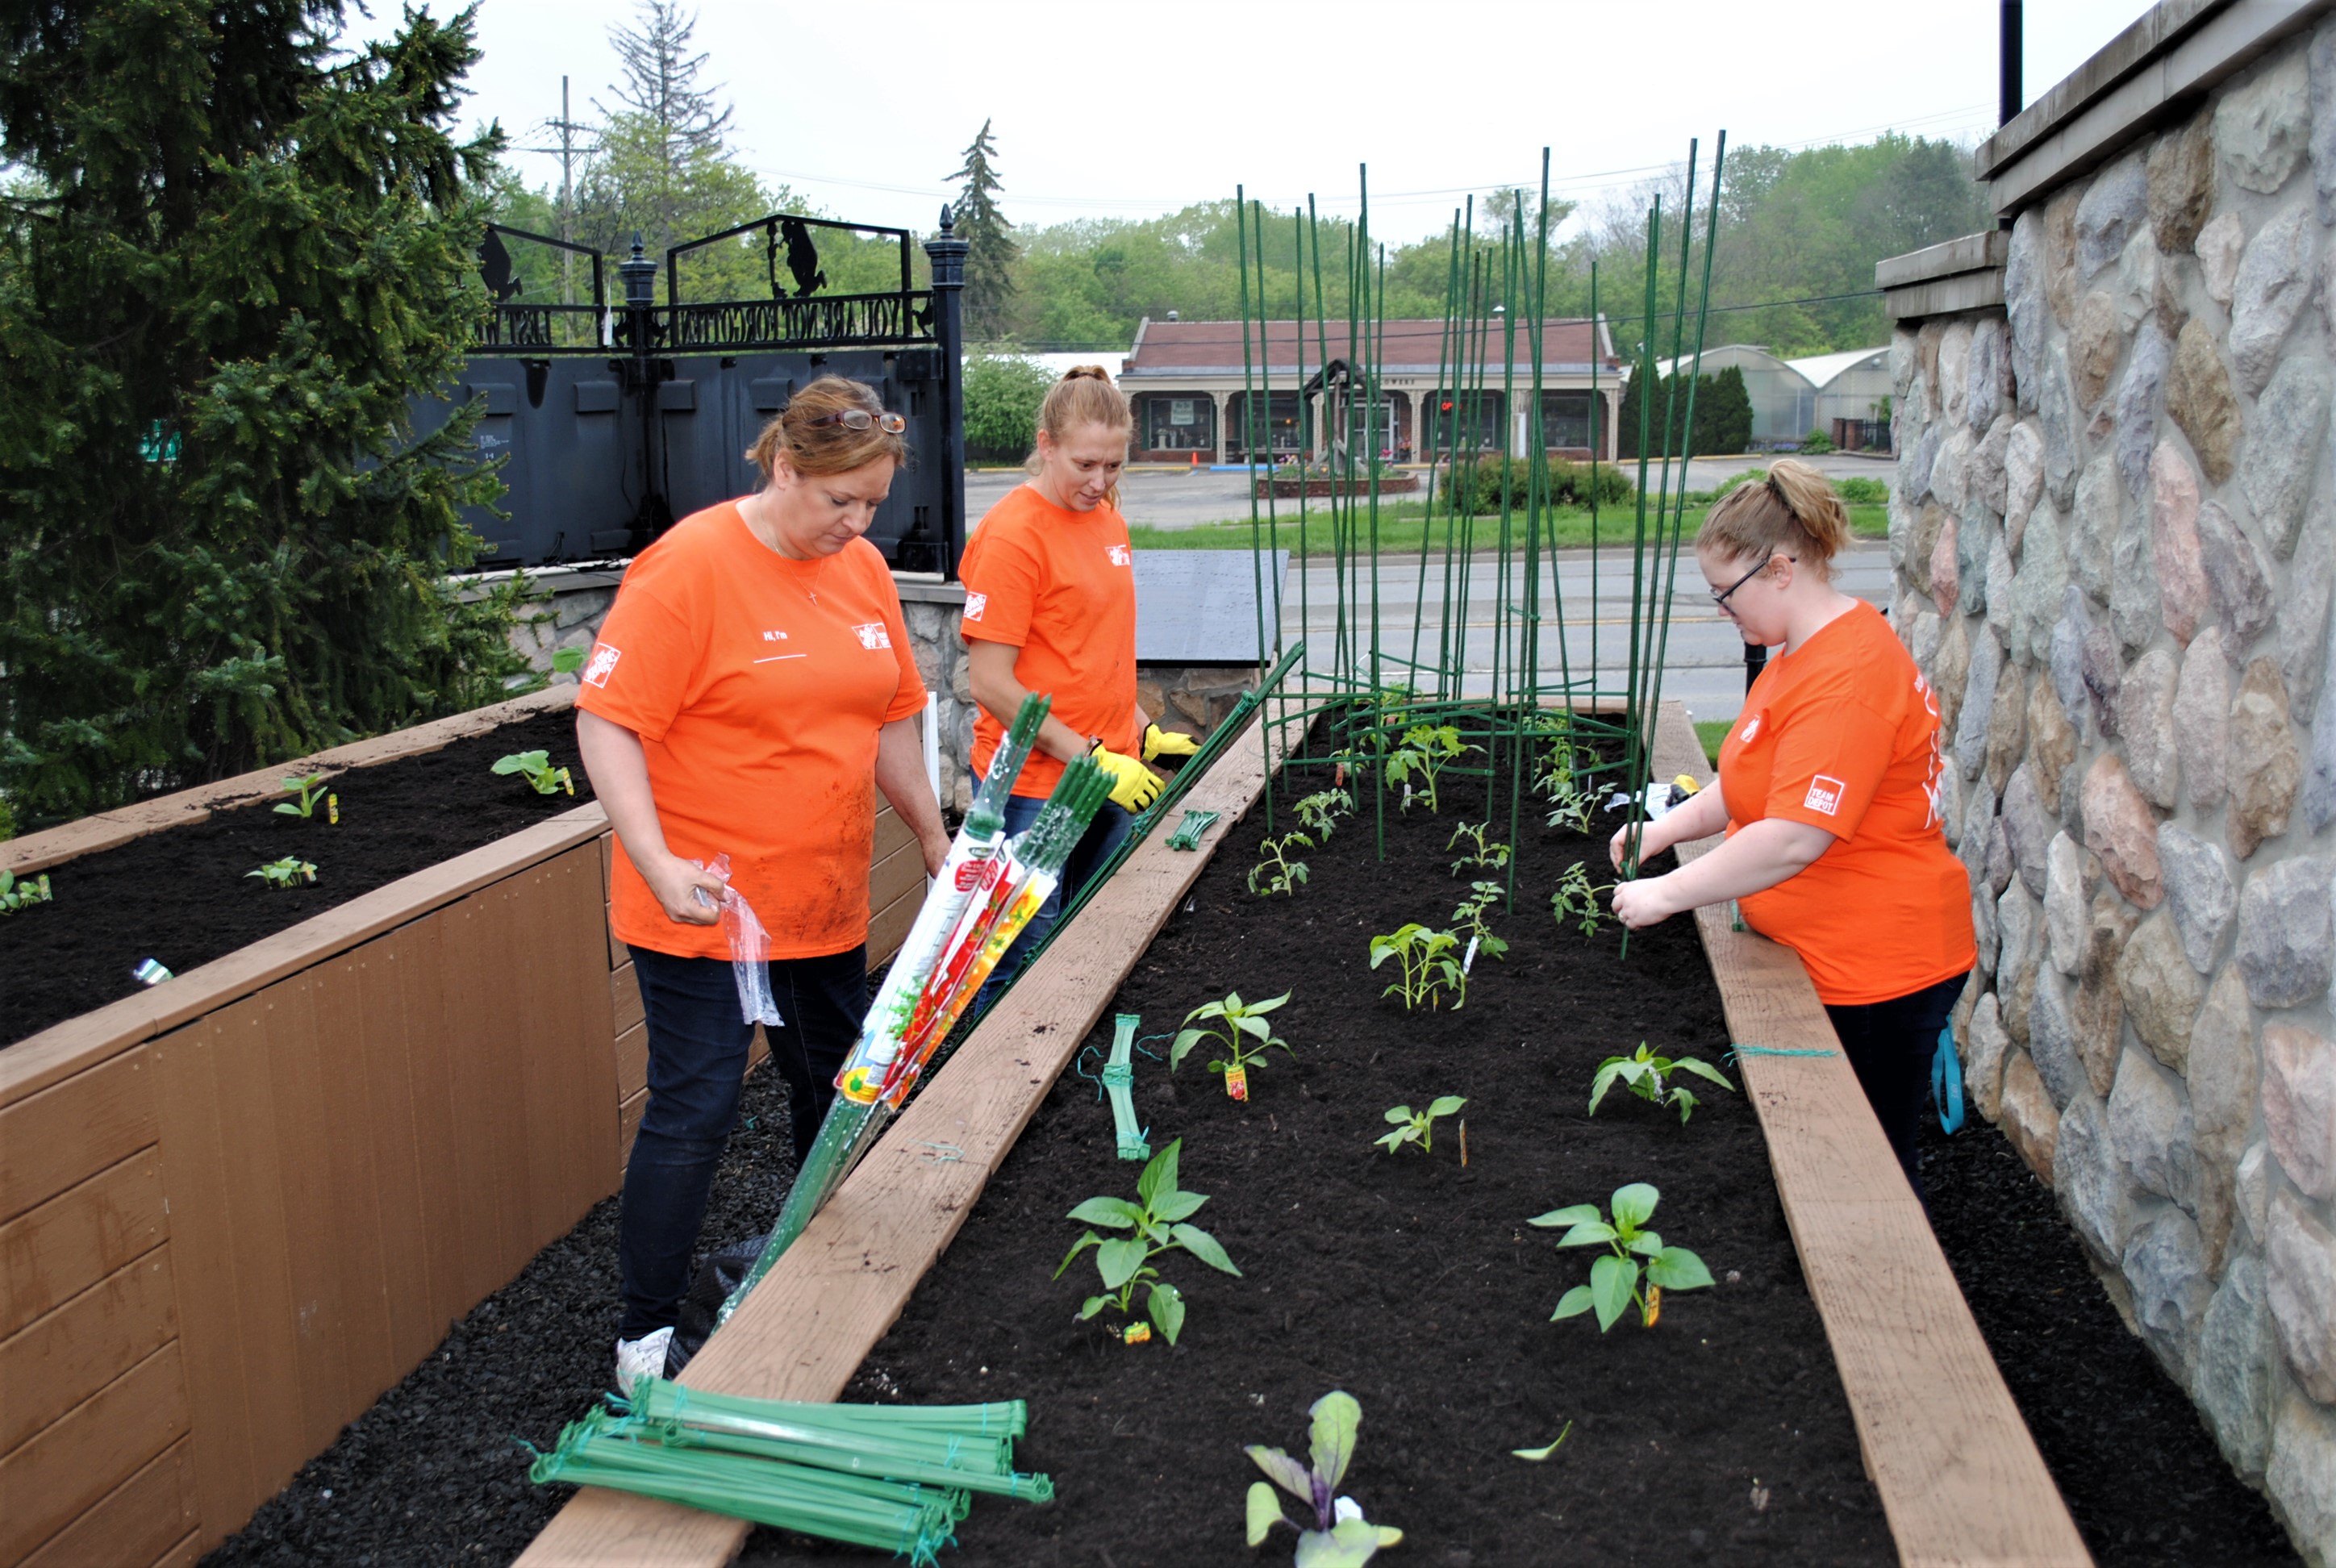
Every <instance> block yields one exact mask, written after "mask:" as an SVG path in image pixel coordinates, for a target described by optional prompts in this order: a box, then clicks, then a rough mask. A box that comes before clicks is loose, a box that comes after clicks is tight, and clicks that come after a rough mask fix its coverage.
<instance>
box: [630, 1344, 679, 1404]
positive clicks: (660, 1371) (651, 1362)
mask: <svg viewBox="0 0 2336 1568" xmlns="http://www.w3.org/2000/svg"><path fill="white" fill-rule="evenodd" d="M672 1342H673V1330H672V1329H657V1331H656V1332H655V1333H653V1334H644V1335H642V1336H641V1337H640V1338H639V1339H619V1340H618V1341H617V1392H618V1393H619V1394H622V1395H625V1396H626V1397H627V1398H630V1397H631V1395H632V1392H633V1380H634V1379H635V1378H642V1377H648V1378H662V1377H664V1376H665V1352H666V1347H667V1345H669V1344H671V1343H672Z"/></svg>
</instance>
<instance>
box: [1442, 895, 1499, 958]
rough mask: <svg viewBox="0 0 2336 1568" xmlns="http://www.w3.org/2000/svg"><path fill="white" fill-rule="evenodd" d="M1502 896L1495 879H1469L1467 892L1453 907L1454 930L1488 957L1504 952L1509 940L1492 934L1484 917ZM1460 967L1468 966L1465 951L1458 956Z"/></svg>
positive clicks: (1454, 932) (1496, 956)
mask: <svg viewBox="0 0 2336 1568" xmlns="http://www.w3.org/2000/svg"><path fill="white" fill-rule="evenodd" d="M1505 896H1506V895H1505V893H1504V891H1503V890H1502V887H1501V884H1500V883H1498V882H1494V881H1477V882H1470V883H1469V884H1468V896H1467V897H1466V898H1465V899H1462V900H1461V901H1460V903H1459V906H1458V907H1457V908H1455V910H1454V911H1452V930H1453V934H1454V935H1455V936H1460V937H1465V938H1466V939H1467V940H1468V941H1469V942H1470V943H1471V944H1473V945H1474V946H1475V950H1477V951H1478V952H1480V953H1483V954H1484V956H1485V957H1486V958H1488V959H1497V958H1504V957H1505V956H1507V953H1508V950H1509V944H1508V943H1507V942H1506V941H1504V940H1502V939H1501V938H1499V937H1496V936H1494V934H1493V928H1492V927H1491V925H1489V924H1488V923H1486V921H1485V920H1484V913H1485V911H1488V910H1490V909H1491V908H1492V907H1493V906H1494V905H1495V904H1497V903H1499V902H1501V901H1502V900H1503V899H1504V897H1505ZM1460 968H1461V969H1463V970H1464V971H1465V969H1467V968H1468V959H1467V958H1466V956H1465V954H1464V955H1463V956H1462V958H1461V959H1460Z"/></svg>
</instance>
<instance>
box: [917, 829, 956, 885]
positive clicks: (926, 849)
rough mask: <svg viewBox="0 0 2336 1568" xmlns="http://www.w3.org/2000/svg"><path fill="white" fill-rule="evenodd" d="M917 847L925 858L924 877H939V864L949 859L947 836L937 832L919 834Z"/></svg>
mask: <svg viewBox="0 0 2336 1568" xmlns="http://www.w3.org/2000/svg"><path fill="white" fill-rule="evenodd" d="M917 847H918V848H919V850H920V851H921V852H923V854H924V857H925V875H927V876H929V877H937V876H939V875H940V874H941V862H943V861H946V860H948V859H949V834H947V833H941V832H939V831H938V830H936V831H935V832H932V833H919V834H918V835H917Z"/></svg>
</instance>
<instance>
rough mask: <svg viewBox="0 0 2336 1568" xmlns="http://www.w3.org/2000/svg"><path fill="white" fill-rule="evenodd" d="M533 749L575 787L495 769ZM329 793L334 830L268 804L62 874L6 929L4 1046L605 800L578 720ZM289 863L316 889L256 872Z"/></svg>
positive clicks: (436, 755)
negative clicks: (152, 967)
mask: <svg viewBox="0 0 2336 1568" xmlns="http://www.w3.org/2000/svg"><path fill="white" fill-rule="evenodd" d="M522 751H548V752H550V754H551V761H552V763H553V765H556V766H560V767H565V768H567V769H568V770H569V776H570V777H571V778H573V779H574V780H575V781H576V794H574V795H573V796H570V795H569V794H567V793H566V792H565V791H563V792H561V793H560V794H552V795H540V794H536V793H535V792H534V791H533V790H532V789H530V788H529V787H528V785H527V784H526V783H525V781H524V780H522V779H521V778H518V777H516V776H510V775H501V776H499V775H497V774H492V773H490V772H489V771H488V769H489V768H491V767H492V765H494V763H495V760H496V759H497V758H499V757H501V756H504V755H508V754H510V753H511V752H522ZM327 787H328V788H329V789H331V790H332V791H333V792H334V793H336V794H338V795H339V796H340V803H341V820H340V823H338V825H331V824H328V823H327V822H326V814H325V804H324V802H323V801H322V800H321V799H320V800H318V801H317V803H316V814H315V815H314V816H312V817H308V818H305V819H304V818H301V817H297V816H280V815H278V814H277V813H276V810H275V807H274V803H272V802H267V801H263V802H260V803H258V804H256V805H249V806H244V807H241V808H239V809H238V810H235V811H231V812H222V813H219V814H217V815H215V816H213V817H211V818H210V819H209V821H207V822H201V823H194V824H192V825H190V826H187V827H175V828H170V829H168V830H166V831H165V832H162V833H150V834H148V835H147V836H146V837H144V838H142V839H137V840H134V841H132V842H130V843H126V844H123V845H122V847H121V848H119V849H111V850H105V851H102V852H99V853H96V854H92V855H83V857H81V858H80V859H79V860H74V861H69V862H66V863H65V864H63V865H62V866H59V867H57V868H56V869H55V870H54V871H53V872H50V873H49V881H50V887H51V890H52V895H53V896H52V897H51V899H50V901H49V902H47V903H44V904H35V905H34V906H33V907H31V908H30V909H27V910H25V911H22V912H20V913H17V914H15V915H11V916H9V917H8V918H6V919H5V920H0V993H5V995H6V996H7V998H8V1006H7V1008H5V1016H0V1046H5V1045H13V1044H15V1042H16V1041H18V1040H21V1039H23V1038H24V1037H26V1036H28V1035H34V1034H37V1033H39V1032H40V1031H41V1030H43V1029H45V1028H47V1027H50V1026H51V1025H53V1024H59V1023H63V1021H64V1020H65V1019H67V1018H76V1017H78V1016H80V1015H81V1014H83V1013H85V1012H88V1011H90V1010H91V1009H92V1008H99V1007H102V1006H104V1005H105V1004H106V1003H107V1002H110V1001H113V1000H115V999H116V998H121V997H126V996H128V995H130V994H131V992H132V991H135V990H136V989H138V981H137V980H136V979H134V978H133V977H132V975H131V970H132V969H135V968H136V967H137V965H138V963H139V962H140V960H141V959H150V958H151V959H160V960H161V963H162V965H163V966H164V967H165V968H167V969H170V970H171V971H172V972H173V973H176V974H185V973H186V972H187V971H188V970H189V969H193V968H194V967H195V966H196V965H198V964H207V963H209V962H210V961H211V960H212V959H217V958H223V957H225V956H226V955H227V954H229V953H231V952H233V951H234V950H236V949H238V948H240V947H244V946H246V945H248V944H249V943H251V942H256V941H258V940H259V939H261V938H262V937H267V936H273V935H274V934H275V933H277V931H280V930H284V929H285V928H287V926H293V925H297V924H298V923H299V922H300V921H302V920H307V918H308V917H309V916H311V915H315V914H321V913H323V912H324V911H326V910H328V909H331V908H332V907H333V906H334V905H336V904H342V903H346V902H347V901H349V900H351V899H353V898H355V897H356V896H357V895H358V894H360V893H366V892H371V891H373V890H374V889H375V888H378V887H381V886H383V885H384V884H385V883H388V882H393V881H396V880H397V879H398V878H400V877H403V876H410V875H412V874H413V873H414V872H418V871H422V870H423V869H425V868H426V867H429V866H433V865H435V864H437V863H438V862H440V861H444V860H451V859H453V857H454V856H456V855H458V854H462V853H463V852H466V851H469V850H474V849H477V848H479V847H480V846H481V845H482V844H489V843H492V842H494V841H495V840H497V839H499V838H502V837H504V836H505V835H507V834H510V833H517V832H519V831H520V830H521V828H524V827H529V826H531V825H533V824H534V823H540V822H541V821H543V820H544V819H545V818H547V817H551V816H557V815H558V814H560V813H561V812H564V811H569V810H572V809H574V808H575V807H577V806H579V805H581V804H583V803H585V802H587V801H589V800H590V799H591V798H592V786H591V784H590V782H589V780H588V779H586V778H585V776H584V769H583V766H582V765H581V764H580V763H579V761H578V760H577V755H576V718H575V716H574V715H573V714H569V713H548V714H539V715H537V716H534V717H532V718H530V719H527V720H524V721H522V722H521V723H519V724H512V725H505V726H503V727H501V729H497V730H494V731H492V732H490V733H489V734H486V735H473V736H472V737H471V738H469V739H467V740H459V741H456V742H455V743H454V744H453V745H449V746H447V747H445V748H444V749H443V750H440V751H434V752H429V753H426V754H424V755H421V756H415V757H406V758H404V759H403V760H401V761H397V762H391V763H383V764H381V765H379V766H377V767H368V768H359V769H355V770H354V771H352V772H349V773H345V774H339V775H337V776H336V777H335V778H334V779H332V780H331V781H330V782H329V784H328V785H327ZM286 798H287V800H288V799H290V798H291V797H289V796H287V797H286ZM288 854H297V855H298V856H299V857H300V858H301V859H303V860H305V861H307V862H311V863H313V864H314V865H315V866H316V881H315V882H313V883H311V884H308V885H306V886H295V887H290V888H274V887H270V886H268V883H266V882H265V881H261V880H260V879H259V878H258V877H252V876H247V875H245V873H246V872H249V871H251V870H252V869H253V868H254V867H256V866H260V865H264V864H266V863H268V862H271V861H275V860H278V859H281V858H282V857H283V856H285V855H288Z"/></svg>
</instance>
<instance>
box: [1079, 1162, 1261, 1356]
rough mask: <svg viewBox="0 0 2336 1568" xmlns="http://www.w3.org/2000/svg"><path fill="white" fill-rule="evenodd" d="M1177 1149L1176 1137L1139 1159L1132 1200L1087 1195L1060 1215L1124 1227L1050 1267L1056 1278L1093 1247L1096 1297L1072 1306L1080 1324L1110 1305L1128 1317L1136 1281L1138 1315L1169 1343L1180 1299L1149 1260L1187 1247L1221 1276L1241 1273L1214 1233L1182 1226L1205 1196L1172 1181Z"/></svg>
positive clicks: (1083, 1243) (1178, 1324)
mask: <svg viewBox="0 0 2336 1568" xmlns="http://www.w3.org/2000/svg"><path fill="white" fill-rule="evenodd" d="M1183 1146H1184V1140H1183V1139H1182V1138H1179V1139H1177V1140H1176V1141H1175V1142H1174V1143H1173V1144H1169V1145H1168V1146H1167V1147H1166V1148H1164V1149H1163V1150H1161V1151H1160V1152H1159V1153H1158V1154H1154V1155H1153V1156H1152V1158H1151V1160H1150V1161H1149V1162H1147V1163H1146V1164H1145V1165H1144V1174H1143V1175H1141V1176H1139V1177H1137V1178H1136V1182H1135V1202H1134V1203H1129V1202H1128V1201H1127V1200H1126V1199H1125V1198H1112V1197H1101V1198H1089V1199H1088V1200H1087V1201H1086V1202H1085V1203H1081V1204H1080V1205H1079V1206H1078V1207H1077V1208H1076V1209H1073V1210H1072V1211H1071V1212H1070V1213H1069V1214H1068V1215H1066V1216H1065V1217H1066V1218H1067V1219H1073V1220H1076V1221H1078V1222H1081V1223H1082V1224H1087V1225H1101V1226H1102V1227H1103V1228H1104V1229H1105V1230H1107V1231H1124V1232H1128V1233H1127V1234H1126V1235H1124V1236H1120V1235H1114V1236H1109V1237H1105V1236H1100V1235H1097V1234H1096V1233H1095V1232H1093V1231H1089V1232H1086V1233H1085V1234H1084V1235H1082V1236H1080V1238H1079V1239H1078V1240H1077V1241H1076V1242H1072V1243H1071V1250H1070V1251H1067V1252H1066V1253H1064V1254H1063V1261H1062V1262H1061V1264H1060V1265H1058V1266H1057V1267H1056V1270H1055V1278H1056V1279H1057V1280H1059V1279H1061V1278H1062V1277H1063V1271H1064V1270H1066V1269H1067V1268H1069V1267H1070V1266H1071V1263H1072V1261H1074V1260H1076V1258H1077V1257H1078V1255H1079V1254H1080V1253H1081V1252H1084V1251H1086V1250H1087V1249H1088V1248H1089V1247H1093V1248H1094V1249H1095V1271H1096V1272H1097V1273H1098V1274H1099V1275H1101V1276H1102V1279H1103V1294H1101V1295H1098V1296H1089V1297H1088V1298H1087V1299H1086V1301H1085V1304H1084V1305H1082V1306H1081V1307H1080V1308H1079V1316H1078V1320H1079V1321H1080V1322H1082V1323H1084V1322H1085V1321H1086V1320H1088V1319H1089V1318H1092V1317H1094V1316H1095V1314H1096V1313H1097V1312H1100V1311H1102V1310H1104V1309H1105V1307H1110V1308H1114V1309H1115V1310H1117V1311H1118V1312H1119V1313H1120V1314H1121V1315H1122V1316H1127V1315H1129V1314H1131V1313H1132V1312H1133V1311H1134V1300H1135V1288H1136V1287H1137V1286H1138V1285H1142V1286H1143V1287H1144V1315H1145V1316H1146V1317H1148V1318H1150V1319H1151V1320H1152V1322H1153V1326H1154V1327H1155V1328H1157V1329H1159V1330H1160V1332H1161V1333H1162V1334H1163V1335H1164V1336H1165V1337H1166V1338H1167V1340H1168V1342H1169V1343H1170V1344H1172V1345H1173V1344H1174V1343H1175V1342H1176V1336H1177V1335H1178V1334H1180V1333H1182V1332H1183V1329H1184V1296H1183V1292H1182V1291H1181V1290H1177V1289H1176V1287H1175V1286H1173V1285H1172V1284H1169V1283H1168V1282H1167V1281H1165V1280H1163V1279H1162V1278H1161V1277H1160V1271H1159V1270H1157V1269H1155V1268H1153V1266H1152V1260H1153V1259H1154V1258H1157V1257H1159V1256H1161V1255H1162V1254H1163V1253H1166V1252H1189V1253H1190V1254H1192V1256H1193V1257H1195V1258H1198V1259H1199V1260H1200V1261H1202V1262H1203V1263H1206V1264H1207V1265H1208V1266H1209V1267H1210V1268H1212V1269H1214V1270H1217V1271H1219V1272H1221V1273H1226V1274H1231V1275H1232V1276H1233V1277H1234V1278H1236V1279H1238V1278H1240V1277H1241V1271H1240V1270H1239V1269H1237V1268H1235V1267H1233V1261H1232V1260H1231V1258H1229V1257H1227V1256H1226V1255H1225V1250H1224V1248H1223V1247H1222V1245H1220V1244H1219V1243H1218V1242H1217V1239H1216V1238H1215V1237H1214V1236H1212V1235H1211V1234H1209V1232H1206V1231H1203V1230H1202V1229H1201V1228H1200V1227H1199V1226H1198V1225H1188V1224H1186V1223H1184V1222H1185V1221H1187V1220H1189V1219H1191V1218H1192V1216H1193V1215H1194V1214H1196V1213H1199V1212H1200V1209H1201V1205H1202V1204H1203V1203H1207V1202H1208V1201H1209V1200H1208V1196H1207V1194H1206V1193H1187V1192H1184V1191H1183V1190H1182V1189H1181V1188H1179V1187H1178V1186H1177V1185H1176V1159H1177V1154H1178V1151H1180V1150H1181V1149H1183ZM1114 1292H1116V1293H1115V1294H1114Z"/></svg>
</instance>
